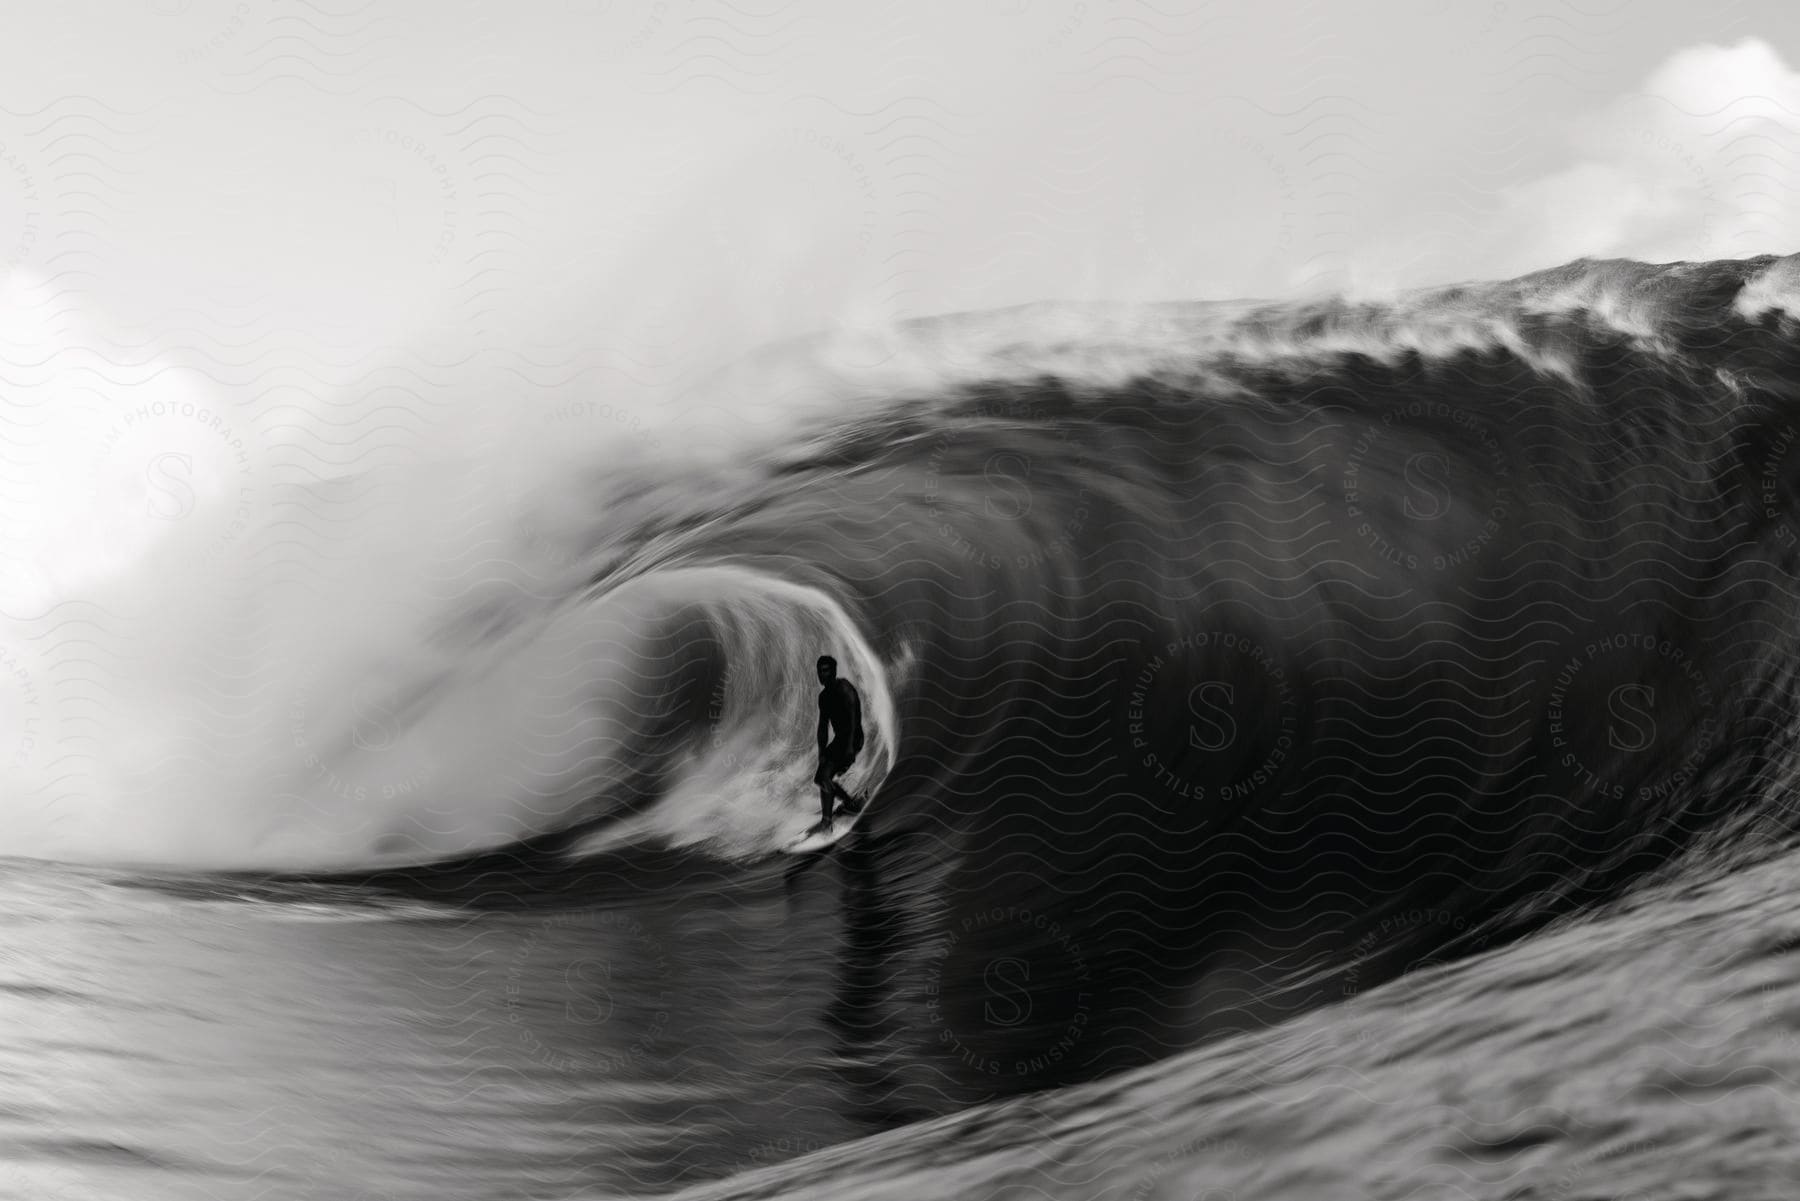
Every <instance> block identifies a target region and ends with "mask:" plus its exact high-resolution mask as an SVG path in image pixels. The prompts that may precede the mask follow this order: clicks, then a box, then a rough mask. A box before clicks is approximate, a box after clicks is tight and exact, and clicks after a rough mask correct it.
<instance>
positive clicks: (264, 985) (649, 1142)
mask: <svg viewBox="0 0 1800 1201" xmlns="http://www.w3.org/2000/svg"><path fill="white" fill-rule="evenodd" d="M834 887H835V886H834V884H833V881H832V880H831V877H830V874H829V873H814V874H813V875H812V876H811V878H803V879H801V880H799V881H797V882H796V887H794V888H793V889H792V890H791V891H790V890H787V889H784V887H783V885H782V882H781V881H780V880H779V879H775V878H763V879H760V880H757V881H749V882H746V883H745V884H744V886H743V887H741V888H738V889H732V890H726V889H719V890H714V891H713V892H711V893H710V894H709V895H706V896H703V897H688V898H685V899H683V900H682V901H681V902H680V903H674V902H671V901H667V900H665V901H661V902H652V903H644V904H634V905H630V906H626V907H622V908H590V909H582V910H574V911H568V910H564V911H554V912H543V911H538V912H531V911H522V912H461V913H459V912H444V913H442V914H440V915H439V916H435V917H431V918H425V917H422V916H419V915H418V914H417V913H416V912H415V913H413V914H412V915H410V916H401V917H392V916H385V915H383V914H382V913H381V912H380V911H379V910H375V909H370V908H369V907H367V906H362V907H357V906H343V905H324V904H317V903H308V902H295V903H282V902H273V901H269V900H260V901H257V902H255V903H243V902H236V901H227V900H202V899H196V898H193V897H178V896H171V895H169V894H168V893H165V892H162V891H154V890H144V889H137V888H121V887H116V886H114V885H112V884H109V883H107V882H106V881H104V880H103V879H102V878H100V877H99V876H96V875H94V874H91V873H88V874H80V875H77V874H66V873H60V872H52V871H48V870H46V869H43V868H38V867H25V866H18V867H14V868H12V869H11V870H10V871H9V872H8V873H7V874H6V877H5V881H4V885H3V891H0V921H4V923H5V926H6V943H7V954H6V961H5V963H6V967H5V972H4V977H3V978H0V1030H4V1031H5V1034H4V1036H0V1072H3V1075H0V1107H3V1108H4V1109H5V1110H6V1111H7V1112H8V1113H10V1114H12V1115H13V1117H12V1118H11V1119H10V1120H9V1121H8V1123H7V1126H8V1127H9V1129H8V1130H7V1133H6V1135H5V1138H4V1141H3V1142H0V1159H3V1161H4V1163H5V1165H6V1169H7V1170H3V1171H0V1185H4V1187H6V1188H8V1189H11V1190H12V1192H13V1193H14V1194H16V1195H18V1196H21V1197H24V1196H34V1197H35V1196H54V1195H56V1193H55V1190H56V1189H57V1188H59V1187H60V1188H63V1189H65V1190H67V1195H72V1196H81V1197H86V1198H104V1197H112V1196H117V1197H121V1198H126V1197H129V1198H134V1199H137V1201H156V1199H158V1198H164V1197H167V1198H171V1199H173V1198H182V1199H187V1198H194V1197H218V1198H231V1197H252V1196H254V1197H266V1198H321V1199H323V1198H334V1199H343V1198H354V1197H358V1196H367V1197H371V1198H373V1197H384V1198H385V1197H392V1198H414V1197H416V1198H427V1197H430V1198H438V1199H446V1198H449V1199H457V1198H469V1199H470V1201H475V1199H482V1201H494V1199H497V1198H506V1197H536V1196H542V1195H562V1194H566V1193H569V1192H574V1191H578V1190H580V1189H583V1188H588V1189H596V1190H601V1191H613V1192H633V1193H635V1192H640V1191H657V1190H664V1189H667V1188H669V1187H671V1186H673V1185H675V1184H676V1183H678V1182H680V1181H684V1180H689V1179H694V1178H698V1177H704V1176H710V1175H720V1174H724V1173H728V1172H731V1171H735V1170H738V1169H741V1168H743V1167H747V1166H752V1165H755V1164H759V1163H769V1162H774V1161H775V1160H776V1159H779V1158H785V1157H787V1156H788V1155H790V1154H795V1153H799V1152H803V1151H806V1150H810V1149H813V1148H815V1147H818V1146H823V1145H827V1144H829V1143H832V1142H837V1141H840V1140H842V1139H845V1138H848V1137H851V1136H853V1135H855V1134H858V1133H861V1132H862V1130H863V1129H866V1127H863V1126H861V1125H859V1123H858V1122H857V1120H856V1119H855V1117H854V1116H849V1115H852V1114H853V1112H854V1109H855V1107H854V1106H853V1105H851V1104H849V1103H848V1101H847V1097H846V1091H847V1085H846V1084H845V1082H844V1081H843V1079H842V1078H841V1077H840V1076H839V1075H838V1074H836V1072H835V1071H834V1070H833V1068H832V1067H831V1066H830V1063H831V1061H832V1060H833V1058H834V1057H833V1056H832V1054H831V1051H830V1048H831V1045H832V1041H833V1036H832V1035H831V1034H830V1033H829V1032H828V1028H827V1027H826V1026H825V1025H824V1024H823V1023H822V1021H821V1016H822V1014H823V1013H824V1011H825V1009H826V1008H827V1007H828V1006H829V1004H830V1003H831V1000H832V997H833V994H834V988H835V985H836V981H835V978H834V972H835V965H834V962H833V959H832V956H831V955H830V954H829V953H822V952H828V950H829V945H830V940H831V938H832V926H833V924H834V922H835V916H834V915H835V907H834V905H833V903H832V898H831V896H830V895H829V894H830V893H832V892H833V891H834Z"/></svg>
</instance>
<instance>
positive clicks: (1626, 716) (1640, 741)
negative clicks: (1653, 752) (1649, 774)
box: [1606, 684, 1656, 751]
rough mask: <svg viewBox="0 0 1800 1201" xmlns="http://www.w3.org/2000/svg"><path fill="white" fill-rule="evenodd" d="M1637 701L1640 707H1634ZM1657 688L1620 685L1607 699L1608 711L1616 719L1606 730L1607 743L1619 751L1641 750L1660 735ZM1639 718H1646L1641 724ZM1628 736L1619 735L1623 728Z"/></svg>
mask: <svg viewBox="0 0 1800 1201" xmlns="http://www.w3.org/2000/svg"><path fill="white" fill-rule="evenodd" d="M1633 702H1637V703H1638V707H1635V708H1634V707H1633ZM1655 708H1656V689H1654V688H1652V687H1650V686H1649V685H1648V684H1620V685H1619V686H1618V687H1617V688H1614V689H1613V690H1612V693H1611V695H1609V696H1608V697H1607V698H1606V712H1607V714H1608V715H1609V716H1610V717H1611V718H1612V719H1613V720H1612V721H1611V722H1610V723H1608V725H1607V727H1606V741H1607V743H1608V744H1609V745H1610V746H1611V747H1612V748H1613V749H1614V750H1615V751H1641V750H1644V749H1646V748H1647V747H1649V745H1650V743H1651V741H1652V740H1653V739H1654V737H1655V735H1656V718H1655V717H1654V716H1652V712H1653V710H1654V709H1655ZM1637 719H1642V720H1641V721H1639V720H1637ZM1621 725H1622V726H1624V727H1625V733H1624V734H1621V733H1620V732H1619V727H1620V726H1621Z"/></svg>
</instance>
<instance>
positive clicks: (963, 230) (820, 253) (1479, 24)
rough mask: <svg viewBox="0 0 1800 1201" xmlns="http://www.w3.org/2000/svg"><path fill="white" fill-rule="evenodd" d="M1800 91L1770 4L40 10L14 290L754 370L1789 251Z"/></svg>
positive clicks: (10, 52)
mask: <svg viewBox="0 0 1800 1201" xmlns="http://www.w3.org/2000/svg"><path fill="white" fill-rule="evenodd" d="M1796 65H1800V12H1797V11H1796V10H1795V9H1794V7H1793V6H1792V5H1787V4H1782V3H1779V2H1774V0H1771V2H1769V3H1728V4H1707V5H1696V4H1693V3H1691V2H1687V0H1670V2H1660V0H1638V2H1629V0H1627V2H1620V0H1614V2H1613V3H1607V2H1606V0H1590V2H1589V3H1587V4H1585V5H1576V4H1552V3H1532V2H1530V0H1523V2H1522V0H1491V2H1487V3H1479V2H1465V0H1411V2H1393V0H1389V2H1385V3H1377V4H1369V3H1358V4H1343V3H1337V2H1332V0H1320V2H1319V3H1313V4H1295V3H1266V2H1259V3H1236V4H1216V3H1192V2H1189V0H1154V2H1150V0H1117V2H1107V0H1060V2H1051V0H958V2H948V3H939V4H921V3H912V2H908V3H895V4H868V3H844V2H841V0H840V2H835V3H827V2H824V0H799V2H795V3H782V2H780V0H742V2H735V0H734V2H731V3H725V2H721V0H715V2H709V0H567V2H564V3H553V2H540V3H524V4H505V5H497V4H491V3H482V4H477V3H463V4H455V3H442V2H439V0H373V2H367V3H354V2H352V0H328V2H324V3H314V2H312V0H248V2H246V0H147V2H145V3H134V4H123V3H110V4H94V3H87V4H83V3H72V4H56V5H36V6H30V7H28V8H22V9H21V10H20V11H19V12H17V13H15V14H13V15H12V16H10V17H9V19H8V31H7V37H6V39H5V40H4V42H0V79H3V80H4V81H5V83H4V88H3V93H4V107H5V110H6V111H5V112H3V113H0V140H3V141H4V143H5V144H6V147H7V150H6V157H4V158H0V266H3V267H4V269H5V270H7V271H8V272H9V273H15V274H16V273H17V272H18V271H19V270H20V269H21V268H23V269H26V270H28V271H30V270H35V271H41V272H45V273H49V274H54V273H55V272H57V271H58V270H59V269H61V270H65V271H66V270H75V271H79V272H80V273H81V275H80V278H79V279H78V280H75V281H72V282H75V283H76V284H77V285H78V286H79V287H80V288H81V289H83V290H91V291H92V292H93V293H94V294H95V297H96V300H97V302H98V303H99V304H101V305H102V306H103V307H107V308H108V309H109V310H111V311H113V312H114V313H115V315H116V316H118V317H120V318H122V319H125V320H127V321H130V322H136V323H139V324H142V325H146V326H154V325H156V324H157V323H158V322H159V321H161V322H164V323H166V320H167V313H168V310H169V309H170V308H172V307H174V306H176V305H191V306H193V307H195V308H197V309H200V310H202V311H203V312H204V313H207V314H208V315H209V316H212V317H214V318H217V317H218V316H219V310H220V309H221V308H222V307H229V308H231V309H232V310H233V311H234V312H235V313H236V316H237V319H238V320H240V321H241V320H242V319H244V318H245V317H246V316H248V315H251V314H253V313H255V314H263V313H266V314H269V315H270V316H271V319H273V318H274V316H276V315H278V316H279V317H280V318H281V319H282V320H284V321H286V322H288V323H290V324H294V325H298V326H301V327H304V328H306V329H307V330H309V331H320V332H322V331H326V330H329V329H331V328H333V327H334V326H338V325H341V326H344V327H346V328H349V329H352V330H354V331H355V332H356V334H357V335H358V336H368V335H371V334H378V335H379V336H382V337H396V336H399V335H400V334H401V333H402V332H403V331H405V330H407V329H409V328H411V329H428V330H436V331H441V330H442V329H444V328H447V327H452V326H454V327H456V328H458V329H462V328H465V327H466V326H467V325H468V324H470V323H473V324H474V325H477V326H480V327H482V328H490V329H494V330H500V329H503V328H506V322H505V321H504V320H499V318H501V317H503V316H505V315H511V316H512V317H514V318H517V319H518V320H520V321H522V322H524V323H525V324H526V325H528V326H530V325H533V324H536V323H540V322H541V321H542V320H543V319H544V317H543V312H542V309H541V308H540V307H539V306H540V303H541V300H542V298H543V297H544V296H546V295H549V294H552V293H553V292H554V294H556V295H558V296H564V295H568V294H580V295H582V296H584V297H585V299H584V301H583V302H582V308H583V310H584V313H585V316H584V318H583V320H584V321H585V320H588V319H591V318H593V317H595V316H601V315H603V314H605V313H607V312H612V311H614V310H617V311H618V312H619V313H620V314H622V315H623V316H625V317H629V316H631V315H640V314H642V313H643V312H644V311H645V310H646V308H647V307H654V306H658V305H670V306H673V310H674V311H677V312H679V311H682V310H683V308H684V306H692V305H694V304H696V303H699V301H698V298H696V297H695V295H694V293H695V292H696V291H705V292H708V293H711V294H713V296H714V297H715V299H714V300H713V301H710V302H709V303H712V304H724V307H727V308H730V307H736V308H738V309H740V310H742V312H741V313H740V315H739V320H741V321H742V322H743V323H744V324H746V325H747V326H749V327H751V330H750V332H751V335H752V336H754V335H755V334H757V333H760V332H763V331H764V330H765V329H767V328H769V327H776V328H781V327H790V326H797V327H804V326H808V325H816V324H821V323H828V322H830V321H834V320H838V319H841V318H843V317H845V316H846V315H855V314H883V315H886V314H895V313H918V312H930V311H936V310H942V309H945V308H963V307H973V306H981V305H989V304H996V303H1007V302H1012V301H1018V300H1026V299H1036V298H1041V297H1045V296H1067V297H1079V296H1091V295H1108V296H1125V297H1129V296H1151V295H1154V296H1200V297H1225V296H1239V295H1252V294H1253V295H1261V294H1281V293H1286V292H1290V291H1294V290H1304V289H1310V288H1319V287H1346V286H1348V287H1358V288H1379V287H1382V286H1388V285H1392V284H1395V283H1400V284H1411V283H1419V282H1433V281H1439V280H1447V279H1461V278H1471V277H1485V276H1492V275H1503V274H1513V273H1517V272H1519V271H1522V270H1527V269H1531V268H1534V267H1539V266H1546V265H1550V264H1553V263H1556V262H1560V261H1563V260H1566V259H1568V258H1570V257H1574V256H1577V255H1582V254H1589V255H1628V256H1639V257H1649V258H1656V259H1666V258H1674V257H1719V256H1737V255H1746V254H1753V253H1761V252H1768V251H1783V250H1786V249H1788V248H1789V247H1790V245H1791V241H1792V233H1793V227H1794V225H1795V222H1796V211H1795V210H1796V206H1795V194H1794V192H1793V191H1792V185H1793V183H1794V180H1793V173H1794V170H1795V167H1794V166H1793V163H1794V159H1795V151H1796V150H1797V149H1800V146H1797V145H1796V140H1795V134H1794V130H1795V128H1796V123H1797V122H1800V75H1797V74H1796V72H1795V66H1796ZM33 197H35V199H34V198H33ZM29 212H36V213H38V214H39V217H38V218H36V219H35V220H31V221H28V220H27V218H26V214H27V213H29ZM28 225H31V226H35V228H36V232H35V234H33V235H31V236H30V237H27V236H26V227H27V226H28ZM471 277H476V278H474V279H473V280H472V279H471ZM558 289H568V290H569V293H564V292H561V291H556V290H558ZM670 294H673V295H670ZM251 299H254V301H255V305H253V306H251V307H249V308H247V307H245V306H246V304H247V303H248V302H249V301H250V300H251ZM727 302H728V303H727ZM258 306H260V307H258ZM709 311H710V310H709Z"/></svg>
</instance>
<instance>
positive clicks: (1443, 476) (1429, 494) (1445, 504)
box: [1400, 451, 1450, 521]
mask: <svg viewBox="0 0 1800 1201" xmlns="http://www.w3.org/2000/svg"><path fill="white" fill-rule="evenodd" d="M1405 474H1406V482H1407V483H1408V484H1410V485H1412V487H1413V489H1414V491H1415V492H1416V493H1417V494H1418V496H1419V502H1418V503H1414V500H1413V498H1412V497H1411V496H1408V497H1406V498H1405V499H1404V500H1402V501H1401V502H1400V510H1401V512H1403V513H1405V514H1406V515H1407V516H1408V517H1410V518H1411V519H1413V520H1414V521H1436V520H1437V519H1438V518H1440V517H1442V516H1443V515H1444V514H1446V513H1448V512H1449V511H1450V464H1449V462H1448V461H1447V460H1446V459H1445V458H1444V456H1443V455H1440V454H1436V453H1434V452H1431V451H1421V452H1420V453H1418V454H1416V455H1414V456H1412V458H1410V459H1408V460H1406V472H1405Z"/></svg>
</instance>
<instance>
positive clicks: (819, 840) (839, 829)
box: [778, 806, 867, 855]
mask: <svg viewBox="0 0 1800 1201" xmlns="http://www.w3.org/2000/svg"><path fill="white" fill-rule="evenodd" d="M866 811H867V807H866V806H865V807H864V808H861V809H858V810H857V811H856V812H855V813H839V814H838V815H837V816H836V817H834V818H832V819H831V825H829V826H827V827H826V828H825V829H823V830H815V829H811V828H809V829H808V830H807V831H806V833H804V834H802V835H801V836H800V837H799V838H797V839H795V840H794V841H792V842H789V843H784V844H782V846H781V847H780V848H778V849H779V850H780V851H781V853H782V854H783V855H806V854H810V853H811V852H813V851H822V850H824V849H825V848H826V847H828V846H830V845H831V844H832V843H834V842H836V841H837V840H838V839H840V838H842V837H843V836H844V835H846V834H848V833H850V827H852V826H854V825H855V824H856V819H857V818H859V817H861V816H862V815H863V814H864V813H865V812H866Z"/></svg>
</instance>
